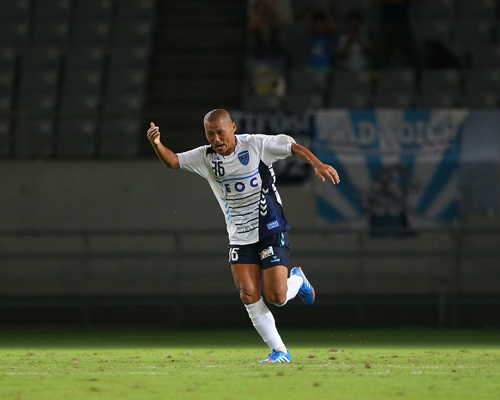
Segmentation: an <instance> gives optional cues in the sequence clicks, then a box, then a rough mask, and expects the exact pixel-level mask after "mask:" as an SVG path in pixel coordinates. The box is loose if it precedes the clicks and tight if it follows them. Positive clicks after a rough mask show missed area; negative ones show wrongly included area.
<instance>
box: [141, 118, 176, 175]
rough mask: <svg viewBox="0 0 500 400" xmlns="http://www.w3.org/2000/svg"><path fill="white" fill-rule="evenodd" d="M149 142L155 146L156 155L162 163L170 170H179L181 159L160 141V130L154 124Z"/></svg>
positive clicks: (152, 124)
mask: <svg viewBox="0 0 500 400" xmlns="http://www.w3.org/2000/svg"><path fill="white" fill-rule="evenodd" d="M148 140H149V142H150V143H151V145H152V146H153V149H154V150H155V152H156V155H157V156H158V158H159V159H160V161H161V162H162V163H163V164H164V165H165V166H166V167H168V168H172V169H179V168H180V164H179V158H178V157H177V154H175V153H174V152H173V151H172V150H170V149H169V148H167V147H165V146H164V145H163V144H162V143H161V141H160V128H158V127H157V126H156V125H155V124H154V123H153V122H151V126H150V128H149V129H148Z"/></svg>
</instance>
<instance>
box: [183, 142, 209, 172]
mask: <svg viewBox="0 0 500 400" xmlns="http://www.w3.org/2000/svg"><path fill="white" fill-rule="evenodd" d="M206 152H207V146H201V147H197V148H196V149H193V150H189V151H185V152H183V153H177V157H178V158H179V165H180V167H181V169H183V170H186V171H189V172H195V173H197V174H198V175H201V176H203V177H206V176H207V170H208V169H207V165H206V163H205V158H206Z"/></svg>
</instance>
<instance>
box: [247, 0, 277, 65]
mask: <svg viewBox="0 0 500 400" xmlns="http://www.w3.org/2000/svg"><path fill="white" fill-rule="evenodd" d="M285 30H286V23H285V22H284V20H283V19H281V18H280V15H279V14H278V12H277V10H276V8H275V7H274V3H272V2H271V1H270V0H256V1H255V2H254V3H253V9H252V13H251V15H250V21H249V23H248V31H249V33H250V41H251V44H250V47H251V53H252V57H253V58H255V59H276V58H280V57H283V56H284V50H285Z"/></svg>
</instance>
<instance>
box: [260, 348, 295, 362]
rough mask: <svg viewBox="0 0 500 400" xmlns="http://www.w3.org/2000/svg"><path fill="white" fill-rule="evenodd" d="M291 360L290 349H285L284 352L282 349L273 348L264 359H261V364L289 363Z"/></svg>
mask: <svg viewBox="0 0 500 400" xmlns="http://www.w3.org/2000/svg"><path fill="white" fill-rule="evenodd" d="M289 362H292V356H291V355H290V350H287V352H286V353H283V352H282V351H276V350H273V352H272V353H271V354H269V355H268V356H267V358H266V359H265V360H262V361H261V362H260V363H261V364H267V363H289Z"/></svg>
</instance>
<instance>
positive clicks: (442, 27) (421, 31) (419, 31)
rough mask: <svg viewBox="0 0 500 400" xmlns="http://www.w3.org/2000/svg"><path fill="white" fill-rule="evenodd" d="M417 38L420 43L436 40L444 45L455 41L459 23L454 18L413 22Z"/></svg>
mask: <svg viewBox="0 0 500 400" xmlns="http://www.w3.org/2000/svg"><path fill="white" fill-rule="evenodd" d="M412 25H413V32H414V35H415V39H416V40H417V42H418V43H420V45H423V44H424V43H425V42H426V41H428V40H436V41H439V42H441V43H443V44H444V45H449V44H450V43H453V42H454V41H455V36H456V31H457V25H456V21H455V20H454V19H452V20H443V19H430V20H426V21H425V23H423V22H422V21H415V22H413V23H412Z"/></svg>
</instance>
